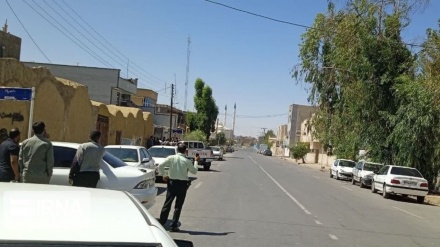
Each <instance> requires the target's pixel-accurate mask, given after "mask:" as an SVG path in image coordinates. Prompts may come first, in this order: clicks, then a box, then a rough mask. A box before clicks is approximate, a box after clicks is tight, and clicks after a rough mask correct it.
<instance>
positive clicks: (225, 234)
mask: <svg viewBox="0 0 440 247" xmlns="http://www.w3.org/2000/svg"><path fill="white" fill-rule="evenodd" d="M175 233H186V234H189V235H195V236H197V235H204V236H227V235H229V234H231V233H235V232H203V231H189V230H180V231H178V232H175Z"/></svg>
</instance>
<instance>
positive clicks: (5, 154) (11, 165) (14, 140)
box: [0, 129, 20, 182]
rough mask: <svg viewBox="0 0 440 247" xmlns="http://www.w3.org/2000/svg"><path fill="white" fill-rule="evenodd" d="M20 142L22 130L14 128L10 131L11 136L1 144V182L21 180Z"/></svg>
mask: <svg viewBox="0 0 440 247" xmlns="http://www.w3.org/2000/svg"><path fill="white" fill-rule="evenodd" d="M19 143H20V131H19V130H18V129H12V130H11V131H9V138H8V139H6V140H5V141H4V142H2V144H0V182H11V181H12V182H18V181H19V180H20V169H19V167H18V155H19V153H20V147H19Z"/></svg>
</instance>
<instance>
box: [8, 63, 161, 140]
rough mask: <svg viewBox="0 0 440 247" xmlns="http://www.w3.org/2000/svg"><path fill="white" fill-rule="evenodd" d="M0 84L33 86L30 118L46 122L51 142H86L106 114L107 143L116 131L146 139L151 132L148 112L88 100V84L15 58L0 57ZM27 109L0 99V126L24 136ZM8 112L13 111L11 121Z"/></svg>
mask: <svg viewBox="0 0 440 247" xmlns="http://www.w3.org/2000/svg"><path fill="white" fill-rule="evenodd" d="M0 87H23V88H30V87H35V89H36V95H35V108H34V118H33V119H34V122H35V121H44V122H45V123H46V126H47V132H48V134H49V136H50V140H52V141H67V142H85V141H87V140H88V136H89V134H90V131H91V130H94V129H95V128H96V123H97V117H98V115H103V116H106V117H109V131H108V136H107V138H108V144H115V143H116V131H121V138H128V139H132V138H140V139H145V138H146V137H147V136H150V135H151V134H152V133H153V119H152V115H151V114H149V113H142V111H141V110H139V109H137V108H130V107H119V106H114V105H105V104H103V103H100V102H95V101H90V98H89V96H88V91H87V87H85V86H83V85H81V84H79V83H75V82H72V81H69V80H65V79H62V78H55V77H53V76H52V75H51V74H50V72H49V71H48V70H47V69H45V68H28V67H26V66H24V65H23V64H22V63H20V62H18V61H17V60H15V59H0ZM29 108H30V103H29V102H20V101H17V102H15V101H0V116H3V117H0V129H2V128H5V129H6V130H8V131H9V130H10V129H12V128H14V127H17V128H19V129H20V131H21V132H22V138H26V137H27V129H28V122H29ZM9 114H15V117H14V121H13V119H12V118H9V117H8V116H10V115H9Z"/></svg>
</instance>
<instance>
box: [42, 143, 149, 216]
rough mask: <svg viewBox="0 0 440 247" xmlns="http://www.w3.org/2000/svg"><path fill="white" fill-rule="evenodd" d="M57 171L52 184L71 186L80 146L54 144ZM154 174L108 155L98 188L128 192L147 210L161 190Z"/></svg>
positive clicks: (103, 164) (103, 161) (102, 164)
mask: <svg viewBox="0 0 440 247" xmlns="http://www.w3.org/2000/svg"><path fill="white" fill-rule="evenodd" d="M52 145H53V149H54V160H55V163H54V168H53V174H52V178H51V180H50V184H55V185H70V184H69V172H70V167H71V164H72V160H73V158H74V156H75V154H76V150H77V149H78V147H79V144H77V143H68V142H52ZM155 179H156V177H155V175H154V171H153V170H149V169H144V171H141V170H139V169H138V168H136V167H132V166H129V165H127V164H125V163H124V162H122V161H121V160H120V159H118V158H116V157H115V156H113V155H111V154H110V153H108V152H106V153H105V155H104V157H103V159H102V160H101V169H100V179H99V181H98V185H97V188H101V189H110V190H120V191H128V192H130V193H131V194H132V195H133V196H134V197H136V198H137V199H138V200H139V201H140V202H141V203H142V204H143V205H144V206H145V207H146V208H150V207H152V206H153V205H154V204H155V202H156V195H157V188H156V185H155Z"/></svg>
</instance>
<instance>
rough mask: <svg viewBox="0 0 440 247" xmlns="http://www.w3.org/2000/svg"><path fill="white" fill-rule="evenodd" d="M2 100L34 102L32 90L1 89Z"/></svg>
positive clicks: (0, 98)
mask: <svg viewBox="0 0 440 247" xmlns="http://www.w3.org/2000/svg"><path fill="white" fill-rule="evenodd" d="M0 100H22V101H31V100H32V88H16V87H0Z"/></svg>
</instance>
